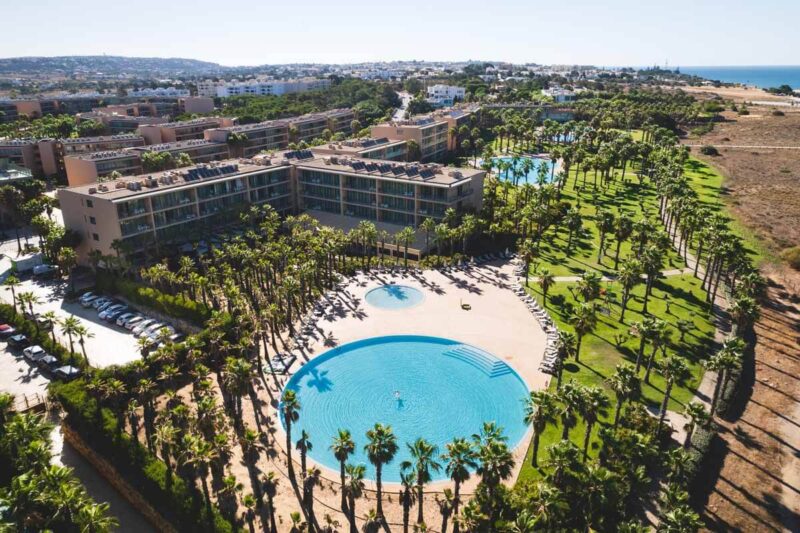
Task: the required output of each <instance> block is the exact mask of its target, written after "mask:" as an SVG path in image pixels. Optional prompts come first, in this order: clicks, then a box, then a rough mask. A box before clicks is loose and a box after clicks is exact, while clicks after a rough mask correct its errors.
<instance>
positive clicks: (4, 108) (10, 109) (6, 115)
mask: <svg viewBox="0 0 800 533" xmlns="http://www.w3.org/2000/svg"><path fill="white" fill-rule="evenodd" d="M17 119H19V114H18V113H17V104H15V103H14V101H13V100H0V123H2V122H15V121H16V120H17Z"/></svg>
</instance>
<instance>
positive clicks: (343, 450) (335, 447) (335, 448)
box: [331, 429, 356, 509]
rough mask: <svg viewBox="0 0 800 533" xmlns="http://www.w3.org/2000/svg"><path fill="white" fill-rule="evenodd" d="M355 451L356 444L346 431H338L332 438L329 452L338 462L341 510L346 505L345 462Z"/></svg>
mask: <svg viewBox="0 0 800 533" xmlns="http://www.w3.org/2000/svg"><path fill="white" fill-rule="evenodd" d="M355 450H356V444H355V442H353V438H352V437H351V435H350V432H349V431H348V430H346V429H340V430H339V433H338V434H337V435H336V436H335V437H334V438H333V443H332V444H331V451H332V452H333V456H334V457H336V460H337V461H339V478H340V480H341V484H342V509H344V508H345V505H346V503H347V502H346V493H345V467H346V466H347V460H348V459H349V458H350V456H351V455H353V452H355Z"/></svg>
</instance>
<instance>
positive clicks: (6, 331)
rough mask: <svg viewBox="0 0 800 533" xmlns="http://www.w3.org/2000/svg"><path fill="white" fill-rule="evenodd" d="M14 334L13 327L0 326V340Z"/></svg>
mask: <svg viewBox="0 0 800 533" xmlns="http://www.w3.org/2000/svg"><path fill="white" fill-rule="evenodd" d="M16 333H17V330H16V329H15V328H14V326H11V325H9V324H0V339H7V338H9V337H10V336H12V335H15V334H16Z"/></svg>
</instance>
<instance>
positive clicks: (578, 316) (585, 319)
mask: <svg viewBox="0 0 800 533" xmlns="http://www.w3.org/2000/svg"><path fill="white" fill-rule="evenodd" d="M570 324H571V325H572V328H573V329H574V330H575V336H576V337H577V339H578V342H577V344H576V346H575V361H579V358H580V352H581V343H582V342H583V337H584V336H585V335H588V334H589V333H591V332H593V331H594V329H595V328H596V327H597V307H596V306H595V305H594V304H593V303H582V304H579V305H578V308H577V309H575V311H573V312H572V315H571V316H570Z"/></svg>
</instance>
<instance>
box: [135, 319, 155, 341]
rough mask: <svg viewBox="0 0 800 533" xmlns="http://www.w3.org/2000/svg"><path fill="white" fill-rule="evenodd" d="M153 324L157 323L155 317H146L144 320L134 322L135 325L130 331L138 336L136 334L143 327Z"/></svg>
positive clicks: (142, 329)
mask: <svg viewBox="0 0 800 533" xmlns="http://www.w3.org/2000/svg"><path fill="white" fill-rule="evenodd" d="M153 324H157V322H156V319H155V318H147V319H145V320H142V321H141V322H139V323H138V324H136V325H135V326H134V327H133V328H132V329H131V333H133V334H134V335H135V336H137V337H138V336H139V334H140V333H141V332H142V331H144V330H145V329H147V328H149V327H150V326H152V325H153Z"/></svg>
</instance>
